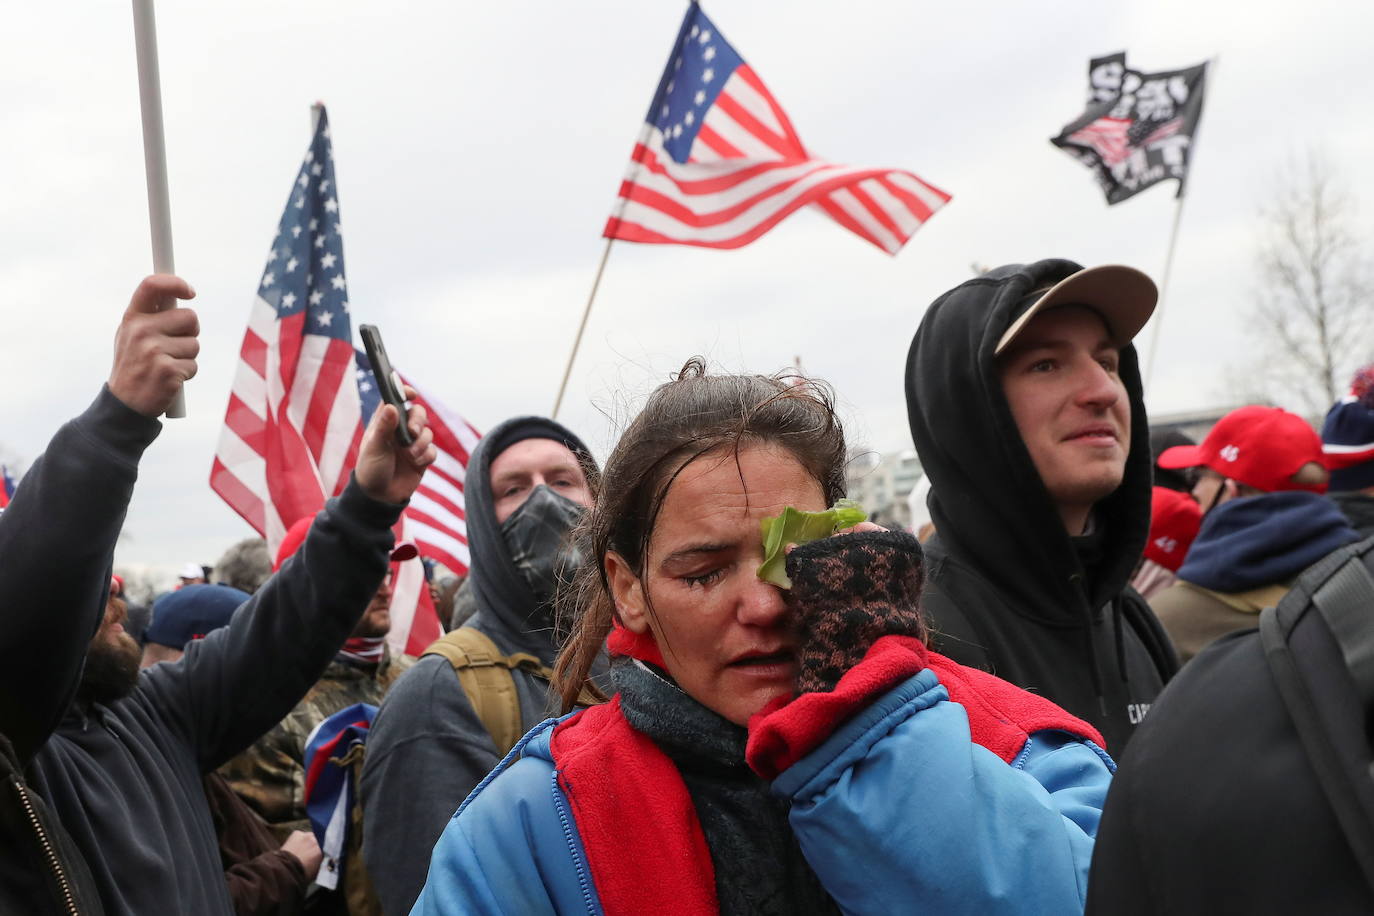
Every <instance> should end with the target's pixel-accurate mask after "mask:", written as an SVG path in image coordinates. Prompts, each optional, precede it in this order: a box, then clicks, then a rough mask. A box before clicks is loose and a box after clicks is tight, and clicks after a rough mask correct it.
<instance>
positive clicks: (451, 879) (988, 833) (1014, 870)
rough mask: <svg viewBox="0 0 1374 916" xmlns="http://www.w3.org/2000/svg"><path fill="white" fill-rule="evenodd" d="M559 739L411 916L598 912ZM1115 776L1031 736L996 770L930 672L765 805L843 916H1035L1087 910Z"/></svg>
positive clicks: (534, 740)
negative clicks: (1101, 822) (775, 809)
mask: <svg viewBox="0 0 1374 916" xmlns="http://www.w3.org/2000/svg"><path fill="white" fill-rule="evenodd" d="M580 714H581V713H573V714H572V715H580ZM558 721H562V720H558ZM557 724H558V723H557V722H556V721H554V720H550V721H548V722H545V723H543V724H542V725H540V726H539V727H537V728H536V729H534V730H533V731H532V732H530V733H529V734H528V735H527V736H526V737H525V738H524V739H523V740H522V741H521V743H520V744H519V745H517V746H516V748H515V749H514V750H513V751H512V752H511V754H510V755H509V756H508V757H507V758H506V760H505V761H503V762H502V765H501V766H500V767H498V768H497V769H496V770H495V771H493V773H492V774H491V775H490V776H488V777H487V779H486V780H484V781H483V783H482V784H481V785H480V786H478V787H477V789H476V791H474V792H473V794H472V795H471V796H470V797H469V798H468V799H467V801H465V802H464V803H463V806H462V807H460V808H459V809H458V812H457V814H455V815H454V817H453V819H452V820H451V821H450V822H449V824H448V827H447V828H446V829H445V831H444V834H443V836H442V837H441V838H440V840H439V843H438V845H437V846H436V847H435V849H434V855H433V858H432V860H431V863H430V870H429V878H428V881H427V882H426V884H425V889H424V891H423V893H422V894H421V895H420V899H419V900H418V901H417V902H416V905H415V908H414V910H412V914H419V916H437V914H457V913H463V914H496V913H519V914H555V913H556V914H584V913H585V914H601V913H603V912H604V910H603V908H602V903H601V900H600V898H599V897H598V895H597V891H596V887H595V885H594V882H593V880H592V875H591V871H590V868H589V866H588V864H587V856H586V853H585V850H584V846H583V839H584V838H583V837H582V835H581V834H580V833H579V830H578V825H577V824H576V822H575V821H574V820H573V816H572V807H571V806H570V804H569V802H568V799H567V797H566V796H565V795H564V793H563V790H562V789H561V787H560V785H559V782H558V772H557V770H556V767H555V763H554V760H553V756H552V754H551V751H550V739H551V736H552V734H553V729H554V726H555V725H557ZM1114 771H1115V764H1113V763H1112V760H1111V758H1110V757H1108V756H1107V754H1106V752H1105V751H1103V750H1102V749H1101V748H1099V747H1098V746H1097V745H1096V744H1094V743H1093V742H1091V741H1088V740H1085V739H1080V738H1077V737H1075V736H1074V735H1071V734H1069V733H1067V732H1061V731H1037V732H1034V733H1032V734H1031V735H1030V737H1029V739H1028V740H1027V741H1026V743H1025V745H1024V746H1023V747H1022V748H1021V750H1020V752H1019V753H1018V754H1016V756H1015V757H1014V759H1013V760H1012V762H1011V763H1010V764H1008V763H1006V762H1004V761H1003V760H1002V759H1001V758H999V757H998V756H996V755H995V754H994V753H992V752H991V751H989V750H987V749H985V748H983V747H982V746H980V745H978V744H976V743H974V741H973V739H972V737H971V733H970V724H969V716H968V714H967V712H966V711H965V708H964V707H963V706H962V705H960V704H958V703H955V702H953V701H951V700H950V698H949V692H948V690H946V688H945V687H944V686H943V685H942V684H941V683H940V681H939V678H938V677H937V676H936V674H935V672H934V671H932V670H931V669H929V668H926V669H925V670H923V671H921V672H920V673H919V674H916V675H914V676H912V677H910V678H908V679H906V680H905V681H903V682H901V683H899V684H898V685H897V686H896V687H894V688H892V689H890V690H888V691H887V692H886V693H884V694H882V695H881V696H879V697H878V698H877V699H876V700H875V701H874V702H873V703H871V704H870V705H869V706H868V707H867V708H866V709H865V710H863V711H862V712H860V713H859V714H858V715H856V716H855V717H854V718H852V719H850V720H849V721H848V722H846V723H844V724H843V725H841V726H840V727H839V728H838V729H836V730H835V732H834V733H833V734H831V735H830V737H829V738H828V739H827V740H825V741H824V742H823V743H821V744H820V745H819V746H818V747H816V748H815V749H814V750H813V751H811V753H809V754H807V755H806V756H804V757H802V758H801V759H800V760H799V761H797V762H796V763H795V764H793V765H792V766H791V767H789V768H788V769H786V770H785V771H783V772H782V773H781V774H780V775H779V776H778V777H777V779H775V780H774V781H773V784H772V791H773V792H774V793H775V794H776V795H778V796H779V797H781V798H784V799H786V800H788V801H790V803H791V813H790V815H789V822H790V824H791V827H792V830H793V831H794V832H795V834H796V836H797V839H798V841H799V843H800V845H801V849H802V851H803V853H804V855H805V856H806V859H807V862H808V863H809V864H810V866H811V868H812V869H813V870H814V872H815V873H816V875H817V877H818V878H819V879H820V881H821V884H822V885H823V886H824V888H825V890H826V891H827V892H828V893H829V894H830V895H831V896H832V897H833V898H834V900H835V901H836V903H837V904H838V905H839V906H840V908H841V909H842V910H844V911H845V912H846V913H898V912H911V911H912V910H913V909H919V910H920V911H921V912H926V913H977V914H988V913H1025V914H1037V916H1038V914H1060V913H1076V912H1081V911H1082V909H1083V902H1084V899H1085V896H1086V892H1087V878H1088V864H1089V860H1090V858H1091V855H1092V847H1093V840H1094V837H1095V836H1096V833H1097V824H1098V819H1099V817H1100V815H1101V809H1102V804H1103V800H1104V799H1105V797H1106V793H1107V787H1108V784H1109V783H1110V781H1111V776H1112V773H1113V772H1114ZM606 778H607V779H615V778H616V776H615V774H614V773H607V774H606ZM626 852H627V855H633V851H632V850H627V851H626ZM645 880H646V881H652V880H653V876H652V875H645Z"/></svg>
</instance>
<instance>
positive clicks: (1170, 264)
mask: <svg viewBox="0 0 1374 916" xmlns="http://www.w3.org/2000/svg"><path fill="white" fill-rule="evenodd" d="M1220 59H1221V55H1220V54H1218V55H1215V56H1213V57H1212V58H1211V59H1209V60H1208V61H1207V82H1206V83H1205V84H1204V86H1205V88H1204V91H1207V90H1210V89H1211V83H1212V79H1213V77H1215V75H1216V72H1217V61H1218V60H1220ZM1201 127H1202V120H1201V118H1199V119H1198V124H1197V127H1195V128H1194V130H1193V137H1192V142H1193V143H1194V144H1196V141H1197V135H1198V132H1199V131H1200V130H1201ZM1196 161H1197V159H1196V157H1195V156H1193V155H1191V150H1190V155H1189V158H1188V174H1187V176H1186V177H1185V178H1184V179H1183V183H1182V185H1180V187H1179V189H1178V204H1177V205H1176V206H1175V207H1174V226H1173V229H1171V230H1170V231H1169V251H1168V253H1167V254H1166V255H1165V256H1164V275H1163V276H1162V277H1161V278H1160V283H1159V302H1158V304H1156V305H1155V314H1154V324H1155V326H1154V330H1152V331H1151V332H1150V355H1149V358H1148V359H1146V361H1145V380H1144V386H1143V387H1144V389H1145V391H1147V392H1148V391H1149V390H1150V379H1151V378H1152V377H1153V376H1154V371H1155V355H1156V354H1157V353H1158V352H1159V329H1160V326H1161V325H1163V324H1164V300H1165V296H1166V295H1167V294H1168V292H1169V276H1170V274H1171V273H1172V272H1173V268H1174V246H1175V245H1177V244H1178V224H1179V223H1180V222H1181V221H1182V220H1183V200H1184V198H1185V197H1186V196H1187V190H1188V179H1189V178H1192V177H1193V166H1194V164H1195V163H1196Z"/></svg>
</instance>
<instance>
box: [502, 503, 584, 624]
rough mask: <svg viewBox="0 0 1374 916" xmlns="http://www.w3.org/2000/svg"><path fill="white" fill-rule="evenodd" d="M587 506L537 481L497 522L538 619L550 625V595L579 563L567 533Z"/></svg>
mask: <svg viewBox="0 0 1374 916" xmlns="http://www.w3.org/2000/svg"><path fill="white" fill-rule="evenodd" d="M586 511H587V510H586V509H585V508H583V507H582V506H579V505H578V504H577V503H575V502H573V501H572V500H570V499H568V498H566V497H563V496H560V495H558V494H557V493H555V492H554V491H553V490H550V489H549V488H548V487H546V486H544V485H543V484H540V485H539V486H537V487H535V488H534V490H533V491H532V492H531V493H530V495H529V497H528V498H527V499H526V500H525V501H524V502H523V503H521V505H520V507H519V508H518V509H516V510H515V511H514V512H512V513H511V514H510V516H509V517H508V518H507V519H506V520H505V521H504V522H502V523H501V536H502V537H504V538H505V539H506V547H507V549H508V550H510V558H511V562H512V563H514V564H515V567H516V569H518V570H520V576H521V577H522V578H523V579H524V580H525V584H527V585H528V586H529V587H530V591H531V592H533V593H534V598H535V601H536V602H537V603H538V607H537V610H538V611H539V612H541V614H540V618H541V620H540V622H542V623H543V624H544V625H546V626H547V625H550V624H551V622H552V620H551V613H552V611H553V600H554V595H555V594H557V592H558V588H559V586H560V585H566V584H567V583H568V582H571V581H572V578H573V575H574V574H575V573H576V572H577V568H578V567H579V566H581V565H582V556H581V551H579V550H578V549H577V547H576V546H575V545H573V544H572V542H571V539H570V538H569V537H568V535H569V534H570V533H571V532H572V530H573V528H574V527H575V526H576V525H577V523H578V522H579V521H581V519H582V515H583V513H585V512H586Z"/></svg>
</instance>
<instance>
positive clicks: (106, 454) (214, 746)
mask: <svg viewBox="0 0 1374 916" xmlns="http://www.w3.org/2000/svg"><path fill="white" fill-rule="evenodd" d="M190 295H191V292H190V288H189V287H188V286H187V285H186V284H185V283H184V282H183V281H181V280H179V279H177V278H175V277H165V276H163V277H153V278H150V279H149V280H145V281H144V284H143V285H142V286H140V287H139V291H138V292H137V293H135V296H134V301H133V302H132V303H131V305H130V308H129V313H128V314H126V316H125V324H124V325H123V327H122V330H121V338H120V339H119V341H117V344H116V364H115V370H114V372H113V373H112V374H111V377H110V382H109V384H108V386H107V387H106V388H105V389H104V390H103V391H102V392H101V394H100V396H99V397H97V399H96V401H95V403H94V404H93V405H92V407H91V408H90V409H89V410H88V411H87V412H86V413H85V414H84V415H83V416H82V417H80V418H78V419H77V420H76V421H73V423H71V424H69V425H68V426H67V427H65V428H64V429H63V431H62V432H59V434H58V437H57V438H55V439H54V440H53V445H52V446H51V447H50V448H49V450H48V453H46V454H45V455H44V456H43V458H42V459H40V464H39V465H37V466H38V467H39V468H40V470H39V473H38V476H37V477H36V478H35V479H33V480H29V479H26V480H25V481H24V483H23V485H22V486H21V487H20V491H19V493H17V494H16V497H15V503H16V505H18V506H19V507H20V508H19V510H18V512H17V513H16V518H15V519H11V518H9V517H6V518H5V519H4V522H5V524H4V525H3V526H0V528H3V531H0V534H2V535H3V536H2V537H0V547H3V550H0V601H3V602H4V611H5V623H6V627H5V629H4V630H3V632H2V635H3V639H0V652H2V653H3V659H4V662H5V663H4V664H3V665H0V672H3V676H4V677H5V678H6V680H5V682H4V684H3V686H2V687H0V710H3V711H4V718H3V719H0V722H3V724H4V727H5V731H6V733H7V734H8V735H9V736H10V738H11V740H12V741H13V742H14V745H15V750H16V751H17V755H18V756H19V758H20V759H21V760H23V761H25V763H26V766H27V769H26V772H27V774H28V775H29V777H30V785H31V786H32V787H33V789H34V791H35V792H36V793H37V795H39V796H40V797H41V798H42V799H43V800H44V801H46V802H47V805H48V807H49V808H50V809H51V810H52V811H53V812H55V813H56V815H57V818H58V820H59V821H60V822H61V824H62V826H63V827H64V828H65V829H66V831H67V832H68V833H69V834H70V835H71V837H72V839H73V840H74V841H75V845H76V846H77V847H78V848H79V850H80V852H81V854H82V856H83V857H84V858H85V860H86V863H87V864H88V866H89V872H90V876H91V878H92V879H93V883H94V886H95V888H96V889H97V891H98V893H99V897H100V900H101V904H102V905H103V908H104V912H106V913H110V914H124V913H128V914H144V913H165V912H176V913H196V914H198V916H199V914H207V916H215V914H222V916H229V914H231V913H232V912H233V907H232V904H231V902H230V899H229V893H228V890H227V886H226V884H225V881H224V872H223V866H222V865H221V863H220V856H219V849H218V844H217V842H216V838H215V831H214V827H213V824H212V822H211V818H210V811H209V808H208V805H207V804H206V802H205V796H204V794H203V790H202V788H201V774H202V773H204V772H206V771H208V770H210V769H212V768H214V767H216V766H218V765H219V764H221V763H223V762H224V760H226V759H227V758H228V757H230V756H232V755H233V754H235V753H237V752H238V751H239V750H241V749H242V748H243V747H245V746H246V745H247V744H248V743H250V742H251V741H252V740H253V739H254V738H255V737H256V736H257V735H259V734H261V733H262V732H263V731H265V730H266V729H267V728H269V727H270V726H271V725H272V724H273V723H275V722H276V721H277V720H278V719H280V718H281V716H282V715H284V714H285V713H286V711H287V710H289V709H290V708H291V707H292V706H293V705H294V704H295V702H296V701H297V700H298V699H299V698H300V697H301V696H302V695H303V694H304V693H305V691H306V689H307V688H308V687H309V686H310V684H311V683H313V682H314V681H315V679H316V678H317V677H318V676H319V673H320V671H321V670H322V669H323V668H324V666H325V665H326V664H327V663H328V662H329V660H330V658H332V657H333V655H334V653H335V652H336V651H337V649H338V647H339V646H340V645H341V644H342V643H343V640H344V638H345V637H346V636H347V635H348V632H349V630H351V629H352V627H353V624H354V623H355V622H356V620H357V618H358V617H359V616H361V614H362V612H363V609H364V608H365V607H366V606H367V602H368V599H369V598H370V597H371V596H372V594H373V592H375V591H376V589H377V585H378V583H379V582H380V581H381V579H382V576H383V575H384V573H385V572H386V566H387V555H388V553H389V552H390V549H391V543H392V534H391V526H392V525H393V524H394V523H395V521H396V519H397V518H398V517H399V516H400V513H401V510H402V509H403V508H404V504H405V502H406V500H407V499H408V498H409V497H410V494H411V493H412V492H414V489H415V487H416V486H417V485H418V483H419V481H420V475H421V473H423V470H424V468H425V467H426V466H427V465H428V464H430V463H431V462H432V461H433V460H434V454H435V453H434V448H433V444H432V439H433V436H432V434H431V433H430V432H429V431H428V430H427V429H425V427H424V412H423V410H422V409H418V408H417V409H415V410H413V411H412V412H411V417H410V423H409V425H410V429H411V431H412V432H413V433H414V434H415V436H416V437H417V438H416V442H415V444H414V445H413V446H411V447H409V448H405V449H402V448H401V447H400V446H398V445H396V444H395V437H394V431H395V426H396V422H397V415H396V412H395V410H394V408H383V409H382V410H379V411H378V412H377V415H375V416H374V418H373V422H372V423H371V425H370V426H369V427H368V430H367V432H366V433H365V434H364V436H363V441H362V444H361V446H360V448H359V453H358V462H357V466H356V468H355V471H354V474H353V476H352V478H351V480H350V482H349V484H348V486H347V487H346V488H345V489H344V491H343V492H342V493H341V494H340V495H339V496H338V497H337V498H335V499H332V500H330V501H329V503H328V505H327V506H326V507H325V509H324V510H323V511H321V513H320V514H319V516H318V517H317V518H316V521H315V525H314V527H313V528H312V530H311V532H310V535H309V537H308V538H307V539H306V543H305V546H304V547H303V548H302V550H301V553H300V554H299V555H298V556H297V557H295V558H294V559H293V560H292V561H291V563H289V564H288V565H287V566H285V567H283V569H282V571H281V573H280V574H279V575H277V576H274V577H273V578H272V579H271V580H270V581H269V582H268V583H267V584H266V585H265V586H264V587H263V588H262V590H261V591H259V592H258V593H257V594H256V595H254V596H253V598H252V599H251V600H250V601H249V602H247V603H246V604H244V606H243V607H241V608H239V610H238V611H237V612H236V613H235V616H234V619H233V622H232V623H231V624H230V625H229V626H228V627H225V628H224V629H221V630H218V631H216V632H215V633H212V634H210V635H209V636H207V637H206V638H205V639H202V640H197V641H196V642H195V643H193V644H192V646H191V647H190V649H188V651H187V653H186V655H185V657H184V658H183V659H182V660H181V661H179V662H176V663H173V664H163V665H155V666H153V667H152V668H149V669H147V670H144V671H142V672H140V671H139V669H138V661H139V654H140V653H139V650H138V645H137V643H134V642H133V640H132V639H130V638H129V636H128V634H126V633H124V631H123V625H122V617H123V612H122V610H121V609H120V608H119V607H118V605H114V606H110V607H108V608H107V607H106V602H105V595H106V594H107V592H108V588H109V569H110V559H111V554H112V551H113V547H114V541H115V537H116V536H117V534H118V532H119V527H120V524H121V523H122V520H123V515H124V509H125V507H126V505H127V501H128V497H129V493H130V492H131V490H132V487H133V482H134V477H135V476H136V473H137V465H138V459H139V457H140V455H141V454H142V452H143V450H144V449H145V448H146V447H147V446H148V445H149V444H150V443H151V442H152V440H153V439H154V438H155V437H156V436H157V434H158V431H159V429H160V424H159V423H158V421H157V420H156V417H157V415H158V414H159V413H161V412H162V411H163V410H164V409H166V406H167V404H168V403H169V402H170V400H171V397H172V395H173V394H175V392H176V391H177V390H178V389H179V388H180V386H181V382H182V381H183V380H184V379H187V378H189V377H191V375H193V374H194V373H195V362H194V358H195V356H196V346H195V340H194V334H195V325H196V318H195V315H194V313H192V312H190V311H189V310H174V311H172V310H169V311H167V312H159V311H158V310H157V307H158V305H159V303H160V302H161V301H163V300H168V299H171V298H172V297H173V296H176V297H179V298H189V297H190ZM178 312H180V313H181V314H177V313H178ZM178 332H179V333H178ZM128 337H133V338H137V339H138V340H139V343H138V344H137V345H129V344H128V342H127V340H125V338H128ZM159 349H160V350H161V352H160V353H158V352H151V351H155V350H159ZM70 462H77V463H84V464H87V465H89V466H90V467H91V468H92V469H93V470H94V473H92V474H91V478H93V479H88V480H87V481H86V483H87V485H86V486H73V485H72V484H75V483H80V482H81V481H80V478H79V477H78V476H74V475H72V474H70V473H67V474H63V473H62V470H64V469H65V466H66V465H67V464H69V463H70ZM54 471H57V472H58V473H53V472H54ZM64 485H65V486H64ZM107 491H108V492H107ZM21 497H22V499H21ZM25 505H27V506H28V507H29V508H28V509H25V508H23V507H24V506H25ZM38 508H41V509H43V510H44V511H43V512H42V514H41V515H38V516H37V517H36V516H35V514H34V513H32V511H31V510H34V509H38ZM20 513H29V514H27V515H22V514H20ZM6 515H7V516H8V513H6ZM19 518H24V519H26V522H27V525H28V526H29V528H28V530H24V529H19V530H17V531H13V530H12V529H11V525H10V523H11V522H15V523H16V524H18V519H19ZM53 543H57V544H61V545H62V546H61V547H60V548H57V549H52V544H53ZM53 564H58V566H57V567H54V566H53ZM54 568H56V569H57V571H56V572H52V570H53V569H54ZM97 571H98V575H99V576H100V577H102V579H103V580H97V579H96V578H95V574H96V573H97ZM35 576H40V577H43V576H46V578H40V579H37V580H35V578H34V577H35ZM96 599H98V601H96ZM93 601H94V602H95V606H94V607H92V606H91V603H92V602H93ZM321 609H328V610H321ZM92 633H94V635H92ZM49 668H51V670H48V669H49ZM34 672H38V675H37V676H34ZM3 858H4V856H3V855H0V859H3ZM73 911H74V912H79V911H80V910H76V909H74V910H73Z"/></svg>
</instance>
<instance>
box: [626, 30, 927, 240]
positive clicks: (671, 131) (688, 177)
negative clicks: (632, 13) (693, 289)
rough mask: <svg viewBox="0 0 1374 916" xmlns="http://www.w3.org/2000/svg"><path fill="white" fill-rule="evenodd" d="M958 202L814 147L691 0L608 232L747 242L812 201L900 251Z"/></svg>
mask: <svg viewBox="0 0 1374 916" xmlns="http://www.w3.org/2000/svg"><path fill="white" fill-rule="evenodd" d="M949 199H950V197H949V195H948V194H946V193H945V192H944V191H941V190H940V189H939V188H937V187H935V186H934V185H931V184H928V183H927V182H925V181H922V180H921V179H920V178H918V177H917V176H915V175H913V174H912V173H910V172H904V171H897V170H894V169H873V168H858V167H855V166H847V165H838V164H835V163H832V162H827V161H825V160H823V159H817V158H815V157H813V156H811V155H810V154H809V153H807V151H806V149H805V147H803V146H802V142H801V139H800V138H799V137H798V136H797V132H796V131H795V130H793V128H792V123H791V121H789V120H788V118H787V115H786V113H785V112H783V110H782V107H781V106H780V105H779V104H778V103H777V101H776V100H775V99H774V98H773V96H772V95H771V94H770V93H769V92H768V89H767V88H766V87H765V86H764V85H763V81H762V80H760V79H759V78H758V76H757V75H756V74H755V73H754V71H753V70H752V69H751V68H750V67H749V65H748V64H746V63H745V62H744V60H743V59H742V58H741V57H740V55H739V53H738V52H737V51H735V49H734V48H733V47H731V46H730V43H729V42H727V41H726V40H725V38H724V36H722V35H721V34H720V30H719V29H717V28H716V27H715V24H714V23H712V22H711V20H710V19H708V18H707V17H706V14H705V13H703V12H702V10H701V7H700V6H698V5H697V4H696V3H693V4H692V5H691V7H690V8H688V10H687V16H686V18H684V19H683V20H682V29H681V31H679V33H678V37H677V41H676V42H675V43H674V45H673V50H672V53H671V54H669V56H668V64H667V66H666V67H665V68H664V70H663V76H662V77H661V78H660V79H659V84H658V91H657V92H656V93H654V100H653V103H652V104H651V105H650V106H649V113H648V115H647V118H646V121H645V124H644V129H643V131H642V133H641V134H640V138H639V140H638V141H637V142H636V143H635V147H634V152H633V154H632V155H631V157H630V168H629V171H628V172H627V174H626V177H625V180H624V181H623V182H622V183H621V185H620V194H619V200H618V201H617V205H616V210H615V212H614V213H613V214H612V215H611V218H610V219H609V220H608V221H607V223H606V228H605V231H604V232H603V233H602V234H603V235H605V236H606V237H607V238H613V239H624V240H626V241H632V242H653V243H659V244H681V245H700V246H703V247H706V248H739V247H741V246H743V245H747V244H749V243H750V242H752V241H754V239H756V238H758V237H759V236H761V235H763V234H764V233H765V232H767V231H768V230H769V229H771V228H773V227H774V226H776V225H777V224H778V223H779V222H781V221H782V220H783V219H784V218H785V217H786V216H788V215H789V214H790V213H792V212H793V211H795V210H797V209H798V208H799V207H802V206H805V205H807V204H813V205H815V206H817V207H819V208H820V209H821V210H822V211H824V212H825V213H826V214H827V215H828V216H830V218H832V219H834V220H835V221H836V222H838V223H839V224H840V225H842V226H844V227H845V228H846V229H849V230H850V231H851V232H854V233H855V234H857V235H858V236H860V237H861V238H865V239H867V240H868V241H870V242H872V243H873V244H874V245H877V246H878V247H879V248H882V249H883V250H884V251H886V252H888V253H889V254H895V253H896V252H897V251H898V250H900V249H901V247H902V245H903V244H905V243H906V241H907V239H909V238H911V235H912V233H914V232H915V231H916V230H917V229H918V228H920V226H921V224H922V223H923V222H925V221H926V220H927V219H929V218H930V216H931V214H933V213H934V212H935V211H936V210H938V209H940V207H942V206H944V205H945V203H947V202H948V201H949Z"/></svg>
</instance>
